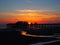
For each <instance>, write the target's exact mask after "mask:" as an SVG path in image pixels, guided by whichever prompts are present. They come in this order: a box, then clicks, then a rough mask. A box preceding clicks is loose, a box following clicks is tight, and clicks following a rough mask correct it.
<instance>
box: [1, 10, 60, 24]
mask: <svg viewBox="0 0 60 45" xmlns="http://www.w3.org/2000/svg"><path fill="white" fill-rule="evenodd" d="M45 11H49V10H18V12H19V13H5V12H2V13H0V14H1V16H2V15H5V16H4V18H1V17H0V20H1V19H2V20H1V22H6V23H7V22H17V21H26V22H28V24H31V23H43V24H44V23H58V22H60V14H45V13H44V12H45ZM50 11H51V10H50ZM41 12H43V13H41Z"/></svg>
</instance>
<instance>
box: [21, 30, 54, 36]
mask: <svg viewBox="0 0 60 45" xmlns="http://www.w3.org/2000/svg"><path fill="white" fill-rule="evenodd" d="M21 35H24V36H32V37H54V36H43V35H40V36H38V35H32V34H27V32H26V31H21Z"/></svg>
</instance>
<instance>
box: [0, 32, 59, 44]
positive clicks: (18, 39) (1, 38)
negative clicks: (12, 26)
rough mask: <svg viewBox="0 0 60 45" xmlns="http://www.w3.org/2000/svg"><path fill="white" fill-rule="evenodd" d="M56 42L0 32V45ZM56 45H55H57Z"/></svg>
mask: <svg viewBox="0 0 60 45" xmlns="http://www.w3.org/2000/svg"><path fill="white" fill-rule="evenodd" d="M51 40H56V39H54V38H45V37H42V38H39V37H26V36H22V35H21V32H19V31H0V45H29V44H33V43H37V42H43V41H51ZM58 44H59V43H58ZM58 44H57V45H58Z"/></svg>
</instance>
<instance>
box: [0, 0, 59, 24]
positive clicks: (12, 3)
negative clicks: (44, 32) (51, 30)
mask: <svg viewBox="0 0 60 45" xmlns="http://www.w3.org/2000/svg"><path fill="white" fill-rule="evenodd" d="M17 21H27V22H32V23H35V22H37V23H40V24H46V23H48V24H49V23H60V0H0V24H6V23H15V22H17Z"/></svg>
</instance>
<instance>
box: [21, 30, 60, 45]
mask: <svg viewBox="0 0 60 45" xmlns="http://www.w3.org/2000/svg"><path fill="white" fill-rule="evenodd" d="M21 35H24V36H28V37H29V36H31V37H44V38H45V37H47V39H48V37H49V38H50V37H51V38H57V37H54V36H44V35H40V36H38V35H32V34H27V32H26V31H21ZM58 41H60V38H57V40H51V41H45V42H40V43H36V44H31V45H43V44H49V43H54V42H58Z"/></svg>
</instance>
